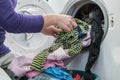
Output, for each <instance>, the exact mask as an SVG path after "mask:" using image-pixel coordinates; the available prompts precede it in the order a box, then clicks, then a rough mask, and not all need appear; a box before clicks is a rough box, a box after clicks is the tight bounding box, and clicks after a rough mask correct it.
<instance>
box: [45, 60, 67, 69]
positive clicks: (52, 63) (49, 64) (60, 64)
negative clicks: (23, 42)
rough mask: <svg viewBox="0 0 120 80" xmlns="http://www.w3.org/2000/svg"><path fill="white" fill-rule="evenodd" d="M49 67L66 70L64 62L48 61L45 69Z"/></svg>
mask: <svg viewBox="0 0 120 80" xmlns="http://www.w3.org/2000/svg"><path fill="white" fill-rule="evenodd" d="M49 67H61V68H66V67H65V66H64V62H63V61H62V60H59V61H57V60H47V61H46V62H45V65H44V68H45V69H47V68H49Z"/></svg>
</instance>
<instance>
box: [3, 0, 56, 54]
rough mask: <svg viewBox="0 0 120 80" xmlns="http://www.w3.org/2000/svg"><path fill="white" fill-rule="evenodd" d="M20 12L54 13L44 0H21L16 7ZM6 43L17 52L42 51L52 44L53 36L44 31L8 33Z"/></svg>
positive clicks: (27, 13)
mask: <svg viewBox="0 0 120 80" xmlns="http://www.w3.org/2000/svg"><path fill="white" fill-rule="evenodd" d="M15 10H16V11H17V12H18V13H21V14H26V15H38V14H41V15H43V14H47V13H54V12H53V10H52V8H50V6H49V5H48V4H47V3H46V2H45V1H44V0H19V1H18V4H17V6H16V9H15ZM6 37H7V38H6V41H5V43H6V45H7V46H8V47H9V48H10V49H12V50H14V51H16V52H17V53H23V54H24V53H27V52H40V51H41V50H43V49H45V48H47V47H48V46H50V45H51V44H52V41H53V40H54V38H53V37H50V36H45V35H44V34H42V33H21V34H11V33H7V35H6Z"/></svg>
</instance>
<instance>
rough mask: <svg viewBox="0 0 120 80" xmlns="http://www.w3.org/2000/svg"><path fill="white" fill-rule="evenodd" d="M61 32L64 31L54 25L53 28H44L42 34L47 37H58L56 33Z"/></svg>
mask: <svg viewBox="0 0 120 80" xmlns="http://www.w3.org/2000/svg"><path fill="white" fill-rule="evenodd" d="M60 31H62V30H61V29H58V28H56V27H55V26H54V25H52V26H49V27H46V28H43V29H42V31H41V32H42V33H43V34H45V35H51V36H54V37H57V36H56V34H55V32H60Z"/></svg>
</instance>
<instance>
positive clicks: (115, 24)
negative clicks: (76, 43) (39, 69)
mask: <svg viewBox="0 0 120 80" xmlns="http://www.w3.org/2000/svg"><path fill="white" fill-rule="evenodd" d="M49 1H50V0H48V2H45V1H43V0H19V1H18V5H17V7H16V11H17V12H19V13H23V14H28V15H36V14H47V13H54V12H55V13H62V14H68V15H72V16H73V17H76V18H79V19H82V16H83V15H84V14H85V12H87V13H89V11H91V10H92V9H93V8H94V7H98V8H99V9H100V10H101V12H102V14H103V23H104V24H103V30H104V35H103V38H102V43H101V50H100V55H99V58H98V60H97V62H96V63H95V65H94V66H93V68H92V71H93V72H94V73H96V74H98V75H99V76H100V78H101V80H120V77H119V74H120V69H119V67H120V60H119V56H120V54H119V53H120V43H119V41H120V37H119V34H120V27H119V23H120V16H119V14H120V10H119V9H120V6H119V3H120V1H119V0H114V1H113V0H66V1H65V0H61V4H60V2H59V1H58V2H57V0H56V1H55V2H54V0H53V2H54V3H53V2H49ZM51 1H52V0H51ZM50 3H52V4H51V5H50ZM62 3H63V4H62ZM55 5H56V6H57V5H59V6H57V8H55ZM60 5H62V6H60ZM51 6H53V7H51ZM56 9H57V10H56ZM86 10H87V11H86ZM6 36H7V39H6V44H7V45H8V46H9V47H10V48H11V49H13V50H14V51H17V52H19V53H20V54H25V53H29V52H39V51H41V50H43V49H44V48H47V47H48V46H50V45H51V43H52V41H53V40H54V38H53V37H49V36H45V35H43V34H41V33H38V34H27V33H23V34H9V33H8V34H7V35H6ZM41 42H42V43H41ZM38 44H40V45H38ZM88 54H89V52H88V51H85V52H84V54H82V55H81V54H80V55H78V56H76V57H75V58H74V59H73V60H72V62H71V63H70V64H68V66H67V67H68V68H69V69H76V70H84V68H85V65H86V63H87V59H88Z"/></svg>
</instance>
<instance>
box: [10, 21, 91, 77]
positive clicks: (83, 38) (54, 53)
mask: <svg viewBox="0 0 120 80" xmlns="http://www.w3.org/2000/svg"><path fill="white" fill-rule="evenodd" d="M76 21H77V23H78V24H79V26H77V28H75V29H73V30H72V31H71V32H68V33H66V32H64V31H63V32H60V33H56V34H57V35H58V36H59V37H58V38H57V39H56V40H55V42H54V44H53V45H51V46H50V47H49V48H47V49H45V50H43V51H42V52H41V53H37V54H34V55H33V54H32V55H33V56H32V57H29V56H28V55H27V56H28V58H27V56H25V55H24V56H21V58H23V59H22V60H24V59H28V61H29V63H28V62H26V63H22V64H21V63H20V62H18V63H16V61H19V58H20V57H18V58H16V59H18V60H16V59H15V60H13V62H12V63H11V64H10V66H12V67H9V69H10V68H11V70H12V71H13V72H14V73H15V75H17V76H19V77H21V76H24V75H26V76H27V77H29V78H32V77H35V76H38V75H39V73H42V72H44V71H45V70H46V69H48V68H53V67H59V68H63V69H64V68H66V67H65V65H64V60H66V59H70V58H72V57H74V56H77V55H78V54H79V53H80V52H81V50H82V49H83V48H84V47H87V46H90V44H91V34H90V32H91V26H90V25H88V24H87V23H85V22H84V21H81V20H79V19H76ZM84 43H87V44H84ZM13 63H15V64H14V66H13V65H12V64H13ZM17 64H19V65H23V66H24V65H26V64H27V65H26V66H25V67H26V68H27V67H28V68H27V69H28V70H27V71H26V70H23V69H24V68H22V70H21V69H19V68H21V67H23V66H19V65H17ZM28 64H29V65H28ZM16 66H18V67H19V68H18V69H19V70H21V71H19V72H18V71H17V72H16V71H15V70H14V69H15V67H16ZM32 71H33V72H32ZM34 71H35V73H34ZM36 73H37V74H36Z"/></svg>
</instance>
